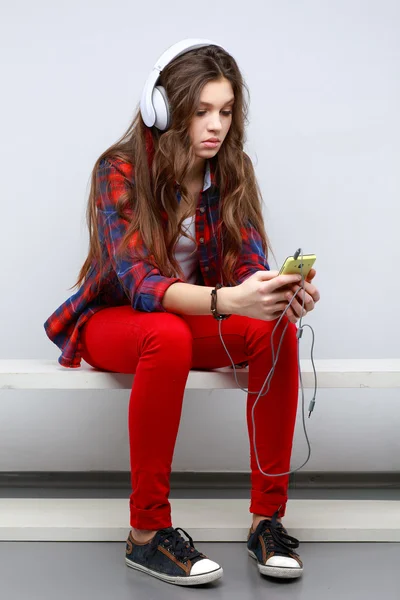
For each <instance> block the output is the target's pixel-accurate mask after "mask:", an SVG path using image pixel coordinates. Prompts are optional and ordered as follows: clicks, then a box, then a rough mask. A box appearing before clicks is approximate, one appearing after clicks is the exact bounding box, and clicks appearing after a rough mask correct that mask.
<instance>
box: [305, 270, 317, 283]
mask: <svg viewBox="0 0 400 600" xmlns="http://www.w3.org/2000/svg"><path fill="white" fill-rule="evenodd" d="M316 274H317V271H316V270H315V269H310V272H309V274H308V275H307V277H306V281H311V279H314V277H315V275H316Z"/></svg>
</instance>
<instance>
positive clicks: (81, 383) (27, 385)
mask: <svg viewBox="0 0 400 600" xmlns="http://www.w3.org/2000/svg"><path fill="white" fill-rule="evenodd" d="M314 364H315V370H316V373H317V382H318V387H319V388H364V387H365V388H399V387H400V359H398V358H392V359H389V358H388V359H319V360H314ZM300 368H301V372H302V381H303V385H304V387H305V388H313V387H314V373H313V369H312V364H311V360H309V359H307V360H301V361H300ZM237 374H238V381H239V383H240V385H241V386H242V387H247V384H248V369H238V370H237ZM133 377H134V375H126V374H123V373H108V372H104V371H97V370H96V369H93V368H92V367H90V366H89V365H87V364H86V363H84V362H83V363H82V367H81V368H80V369H65V368H64V367H61V366H60V365H59V364H58V363H57V362H56V361H55V360H37V359H35V360H28V359H21V360H11V359H10V360H0V389H15V390H23V389H30V390H32V389H41V390H43V389H58V390H67V389H68V390H100V389H108V390H116V389H130V388H131V387H132V381H133ZM236 388H237V385H236V381H235V376H234V373H233V369H232V368H230V367H226V368H223V369H214V370H212V371H198V370H192V371H190V373H189V377H188V380H187V384H186V389H189V390H206V389H207V390H210V389H229V390H233V389H236Z"/></svg>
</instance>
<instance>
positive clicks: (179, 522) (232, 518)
mask: <svg viewBox="0 0 400 600" xmlns="http://www.w3.org/2000/svg"><path fill="white" fill-rule="evenodd" d="M314 364H315V369H316V373H317V381H318V387H319V388H400V359H344V360H342V359H340V360H339V359H327V360H326V359H322V360H321V359H319V360H315V361H314ZM300 366H301V371H302V380H303V385H304V387H305V388H314V373H313V369H312V364H311V360H302V361H301V363H300ZM133 377H134V376H133V375H125V374H121V373H107V372H101V371H96V370H95V369H93V368H91V367H89V366H88V365H85V364H83V367H82V368H81V369H65V368H63V367H61V366H60V365H59V364H58V363H57V362H56V361H55V360H54V361H51V360H0V390H24V389H25V390H26V389H54V390H56V389H58V390H66V389H75V390H93V389H109V390H115V389H126V390H128V389H130V388H131V386H132V380H133ZM238 380H239V383H240V385H241V386H242V387H247V384H248V369H240V370H238ZM236 387H237V386H236V381H235V378H234V373H233V370H232V369H231V368H224V369H215V370H213V371H197V370H192V371H190V373H189V377H188V381H187V385H186V389H196V390H202V389H203V390H206V389H207V390H210V389H236ZM307 396H308V397H309V399H310V398H311V392H310V393H309V394H307ZM307 405H308V404H306V407H307ZM170 502H171V506H172V519H173V524H174V526H175V527H178V526H179V527H183V528H184V529H185V530H187V531H189V532H190V533H191V535H192V537H193V539H194V540H195V541H196V542H201V541H244V540H245V539H246V534H247V530H248V527H249V524H250V515H249V512H248V506H249V501H248V500H243V499H232V500H221V499H191V500H190V501H187V500H184V499H171V500H170ZM227 505H228V507H229V510H227ZM377 515H379V518H377ZM285 526H286V527H287V528H288V529H289V530H290V533H291V535H294V536H295V537H297V538H299V539H300V541H303V542H305V541H358V542H361V541H376V542H383V541H390V542H399V541H400V502H396V501H382V500H380V501H372V500H363V501H357V500H291V499H289V502H288V506H287V515H286V516H285ZM128 531H129V498H128V495H127V498H126V499H122V500H121V499H101V498H95V499H89V498H83V499H77V498H74V499H71V498H69V499H68V498H62V499H49V498H3V499H1V498H0V540H16V541H35V540H44V541H121V542H122V541H124V540H125V539H126V537H127V534H128Z"/></svg>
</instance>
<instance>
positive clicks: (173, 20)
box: [0, 0, 400, 471]
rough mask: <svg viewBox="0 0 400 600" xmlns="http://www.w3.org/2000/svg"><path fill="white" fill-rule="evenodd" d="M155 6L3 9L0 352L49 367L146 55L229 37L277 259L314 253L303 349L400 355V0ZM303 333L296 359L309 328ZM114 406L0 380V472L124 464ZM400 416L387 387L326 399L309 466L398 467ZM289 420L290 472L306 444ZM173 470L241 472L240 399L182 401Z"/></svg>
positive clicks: (119, 405)
mask: <svg viewBox="0 0 400 600" xmlns="http://www.w3.org/2000/svg"><path fill="white" fill-rule="evenodd" d="M151 6H152V9H151V11H150V5H147V4H146V5H144V6H141V4H140V3H138V2H127V1H123V0H116V2H114V3H112V4H111V3H110V2H98V1H96V2H94V1H88V0H87V1H86V2H84V3H82V2H77V1H76V0H71V1H70V2H68V3H52V2H48V1H47V2H46V1H43V0H42V1H39V2H36V3H35V4H34V5H33V4H31V3H29V2H27V1H26V0H23V1H21V2H18V3H17V4H12V3H9V4H8V5H7V7H6V8H3V10H2V12H3V14H2V17H1V19H0V21H1V25H0V32H1V36H0V39H1V44H2V47H3V52H2V54H1V61H2V83H3V93H2V110H1V115H0V118H1V132H2V135H1V146H0V148H1V154H2V156H1V175H2V202H1V206H2V213H1V222H0V228H1V230H0V256H1V257H2V261H1V271H2V281H3V285H2V293H1V294H0V315H1V341H0V358H48V359H49V358H50V359H54V360H56V359H57V357H58V355H59V351H58V349H57V348H56V346H54V345H53V344H52V343H51V342H50V341H49V340H48V339H47V337H46V336H45V334H44V330H43V322H44V320H45V319H46V318H47V317H48V316H49V314H50V313H51V312H52V311H53V310H54V309H55V308H56V307H57V306H58V305H59V304H61V303H62V302H63V301H64V299H65V298H67V297H68V296H69V295H70V294H71V293H72V292H71V291H70V290H68V288H69V287H70V286H72V285H73V283H74V280H75V278H76V276H77V273H78V271H79V268H80V266H81V264H82V262H83V260H84V259H85V257H86V250H87V239H88V238H87V231H86V224H85V208H86V202H87V194H88V190H89V175H90V172H91V169H92V167H93V164H94V161H95V160H96V158H97V157H98V156H99V154H100V153H101V152H103V150H104V149H105V148H106V147H108V146H109V145H110V144H111V143H113V142H114V141H116V140H117V139H118V138H119V137H120V135H122V133H123V131H124V130H125V129H126V127H127V126H128V124H129V122H130V120H131V118H132V116H133V114H134V111H135V109H136V106H137V103H138V102H139V98H140V93H141V90H142V86H143V84H144V82H145V79H146V77H147V75H148V73H149V71H150V70H151V68H152V66H153V64H154V63H155V61H156V60H157V58H158V56H159V55H160V54H161V53H162V52H163V51H164V50H165V49H166V48H167V47H168V46H170V45H172V44H173V43H175V42H176V41H178V40H180V39H183V38H186V37H204V38H211V39H213V40H216V41H219V42H220V43H221V44H223V45H225V46H226V47H227V48H228V49H229V50H230V52H231V53H232V54H233V55H234V56H235V58H236V59H237V61H238V63H239V66H240V67H241V69H242V71H243V74H244V76H245V79H246V81H247V83H248V85H249V87H250V92H251V106H250V121H251V122H250V125H249V129H248V143H247V146H246V150H247V151H248V152H249V153H250V155H251V156H252V158H253V160H254V163H255V168H256V172H257V175H258V178H259V183H260V186H261V190H262V192H263V195H264V200H265V221H266V226H267V230H268V233H269V235H270V238H271V240H272V244H273V247H274V251H275V253H276V256H277V259H278V264H275V262H274V261H273V260H272V259H271V261H270V264H271V268H279V266H280V264H281V263H282V261H283V260H284V259H285V258H286V256H288V255H289V254H292V253H293V252H294V250H296V248H297V247H299V246H301V247H302V248H303V251H304V252H305V253H311V252H313V253H316V255H317V262H316V264H315V267H316V270H317V277H316V280H315V283H316V285H317V286H318V288H319V289H320V292H321V301H320V303H319V304H318V305H317V308H316V310H315V311H314V312H313V313H311V314H310V315H309V316H308V317H307V319H306V320H305V321H304V322H307V323H309V324H310V325H312V326H313V328H314V330H315V334H316V341H315V358H389V357H392V358H394V357H398V356H399V350H398V337H399V333H400V332H399V326H398V315H397V311H396V308H394V309H393V308H392V303H394V306H396V304H397V302H398V296H399V292H400V285H399V278H398V277H397V270H398V269H397V262H396V259H395V252H396V251H397V249H398V244H397V243H395V241H396V242H398V239H399V236H398V223H399V218H400V214H399V203H398V198H399V191H400V184H399V168H398V166H399V158H400V156H399V155H400V142H399V139H400V135H399V134H400V117H399V106H400V93H399V92H400V83H399V64H400V60H399V59H400V36H399V33H400V4H399V3H398V2H397V1H396V0H392V1H390V0H383V1H382V0H380V1H378V0H371V1H365V2H360V1H359V0H336V1H332V2H320V1H317V0H315V1H304V0H298V1H297V2H294V1H292V2H290V1H286V0H285V1H282V0H281V1H280V2H272V1H263V2H261V1H258V2H256V1H255V0H250V1H249V2H246V3H245V5H244V4H243V2H239V1H238V0H230V2H229V3H226V2H214V3H212V5H210V4H207V3H206V4H204V3H203V4H194V3H189V4H188V3H187V2H184V1H183V0H179V1H174V2H172V3H169V5H168V9H167V5H166V4H165V3H164V2H160V1H158V2H153V3H152V5H151ZM157 14H158V16H159V18H157V19H156V18H155V17H156V15H157ZM146 19H151V20H152V21H151V23H149V24H148V25H147V26H146V25H145V22H146ZM301 343H302V346H301V357H302V358H308V357H309V355H310V347H311V336H310V331H309V329H307V328H306V330H305V334H304V335H303V338H302V341H301ZM310 393H311V390H308V391H307V404H306V406H308V399H309V397H310ZM127 404H128V398H127V394H126V393H125V394H124V393H122V392H115V393H106V392H99V393H92V392H88V393H80V392H79V393H75V392H73V393H72V392H71V393H64V392H57V393H56V392H49V391H46V392H34V391H27V392H11V391H10V392H3V393H2V394H1V396H0V469H1V470H48V469H51V470H53V469H54V470H64V469H65V470H70V469H79V470H92V469H116V470H120V469H129V459H128V441H127V440H128V438H127V431H126V427H127V426H126V414H127ZM399 420H400V406H399V403H398V393H396V391H395V390H386V391H374V390H321V391H319V394H318V397H317V405H316V409H315V411H314V413H313V416H312V419H311V420H310V421H307V424H308V425H309V432H310V438H311V442H312V444H313V455H312V458H311V460H310V462H309V463H308V465H307V467H306V469H307V470H324V469H325V470H398V469H399V465H400V458H399V456H400V454H399V450H400V448H399V442H398V433H397V432H398V423H399ZM199 424H201V426H199ZM298 425H299V428H298V430H297V433H296V441H295V450H294V455H293V466H297V465H299V464H300V463H301V462H303V460H304V457H305V456H306V445H305V441H304V437H303V434H302V431H301V429H300V420H299V423H298ZM221 432H222V433H221ZM173 469H174V470H198V471H202V470H233V471H240V470H247V469H248V441H247V432H246V423H245V395H244V393H243V392H241V391H234V392H222V393H221V392H210V393H208V394H207V393H206V394H204V393H196V392H188V393H186V396H185V406H184V414H183V418H182V423H181V429H180V432H179V438H178V443H177V447H176V453H175V457H174V464H173Z"/></svg>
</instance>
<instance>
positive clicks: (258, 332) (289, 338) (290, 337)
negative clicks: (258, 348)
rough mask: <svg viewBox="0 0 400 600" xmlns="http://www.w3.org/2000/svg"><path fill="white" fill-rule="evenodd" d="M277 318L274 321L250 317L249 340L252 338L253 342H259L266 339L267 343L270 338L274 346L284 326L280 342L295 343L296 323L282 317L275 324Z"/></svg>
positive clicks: (291, 344)
mask: <svg viewBox="0 0 400 600" xmlns="http://www.w3.org/2000/svg"><path fill="white" fill-rule="evenodd" d="M278 320H279V319H275V320H274V321H262V320H260V319H250V321H251V324H250V332H249V333H250V335H249V340H252V341H253V343H254V342H258V343H260V342H263V341H265V340H267V343H268V344H269V343H270V341H271V338H272V340H273V344H274V347H276V346H277V344H278V343H279V340H280V339H281V337H282V335H283V332H284V330H285V328H286V331H285V334H284V337H283V340H282V344H285V345H290V346H293V345H295V344H296V343H297V331H298V330H297V327H296V324H295V323H291V322H290V321H289V320H288V319H287V318H285V317H284V318H283V319H282V320H281V322H280V323H279V325H277V323H278ZM286 326H287V327H286Z"/></svg>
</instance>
